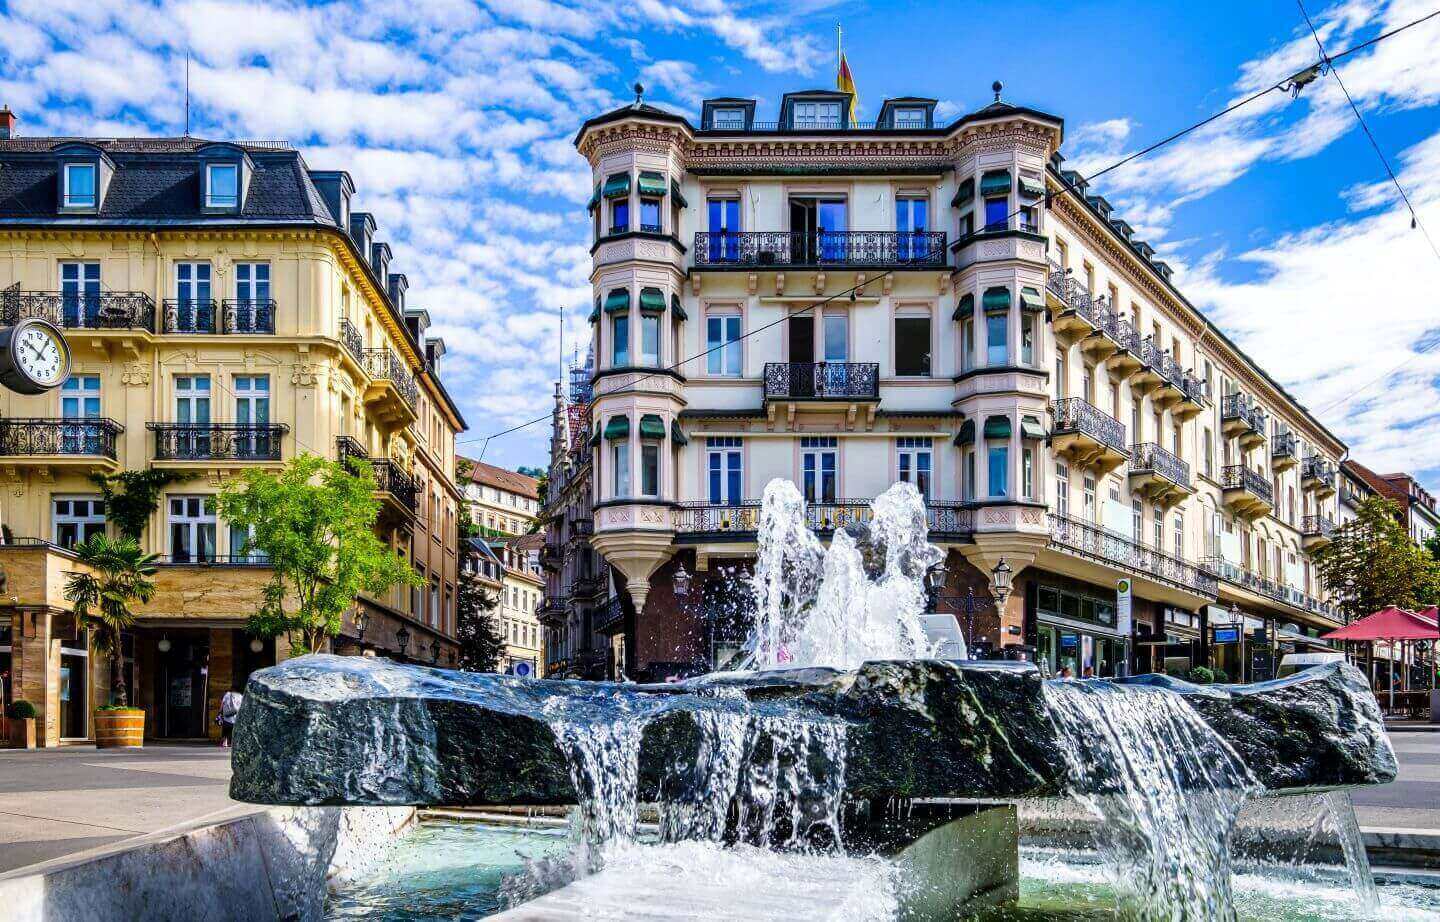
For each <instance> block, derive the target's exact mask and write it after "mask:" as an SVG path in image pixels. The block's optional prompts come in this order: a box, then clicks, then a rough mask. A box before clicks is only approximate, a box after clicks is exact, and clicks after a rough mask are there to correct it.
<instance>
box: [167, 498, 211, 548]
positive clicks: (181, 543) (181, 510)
mask: <svg viewBox="0 0 1440 922" xmlns="http://www.w3.org/2000/svg"><path fill="white" fill-rule="evenodd" d="M170 559H171V560H172V561H174V562H175V563H203V562H208V561H213V560H214V559H215V497H213V496H172V497H170Z"/></svg>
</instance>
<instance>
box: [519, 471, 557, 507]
mask: <svg viewBox="0 0 1440 922" xmlns="http://www.w3.org/2000/svg"><path fill="white" fill-rule="evenodd" d="M515 473H517V474H524V475H525V476H526V477H534V478H535V479H536V480H537V481H539V483H538V484H537V487H538V490H539V494H540V499H539V503H540V506H541V508H544V506H545V499H546V496H547V494H548V493H549V492H550V472H549V471H547V470H545V469H544V468H543V467H523V466H522V467H517V468H516V469H515Z"/></svg>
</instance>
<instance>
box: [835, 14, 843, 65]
mask: <svg viewBox="0 0 1440 922" xmlns="http://www.w3.org/2000/svg"><path fill="white" fill-rule="evenodd" d="M842 33H843V30H842V29H841V27H840V23H838V22H837V23H835V73H836V74H839V73H840V61H841V60H842V59H843V58H844V57H845V51H844V49H843V47H842V43H841V35H842Z"/></svg>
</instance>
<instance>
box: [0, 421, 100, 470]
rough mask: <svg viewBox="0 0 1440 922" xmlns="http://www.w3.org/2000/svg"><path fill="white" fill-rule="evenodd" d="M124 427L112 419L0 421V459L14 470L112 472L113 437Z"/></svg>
mask: <svg viewBox="0 0 1440 922" xmlns="http://www.w3.org/2000/svg"><path fill="white" fill-rule="evenodd" d="M124 431H125V427H124V426H122V425H120V424H119V423H117V422H115V421H114V420H112V419H63V418H60V419H39V418H34V417H28V418H27V417H9V418H6V419H0V458H5V459H6V462H5V463H6V464H7V465H10V466H14V467H27V466H33V467H46V468H49V467H80V468H104V469H113V468H117V467H119V463H118V462H117V460H116V456H115V443H116V436H118V435H119V434H120V433H122V432H124Z"/></svg>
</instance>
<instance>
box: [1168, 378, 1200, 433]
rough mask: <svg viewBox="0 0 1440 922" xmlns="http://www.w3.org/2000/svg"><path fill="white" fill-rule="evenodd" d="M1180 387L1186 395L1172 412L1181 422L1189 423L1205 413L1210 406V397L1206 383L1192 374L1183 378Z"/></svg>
mask: <svg viewBox="0 0 1440 922" xmlns="http://www.w3.org/2000/svg"><path fill="white" fill-rule="evenodd" d="M1180 386H1181V390H1182V391H1183V392H1184V395H1183V396H1182V397H1181V399H1180V402H1179V403H1177V404H1175V406H1174V407H1173V408H1172V409H1171V410H1170V412H1171V413H1172V414H1173V415H1174V416H1175V418H1177V419H1179V420H1180V421H1181V422H1188V421H1189V420H1192V419H1194V418H1195V417H1197V416H1199V415H1200V414H1201V413H1203V412H1204V411H1205V408H1206V407H1208V406H1209V405H1210V397H1209V393H1208V392H1207V390H1206V386H1205V382H1204V381H1202V380H1200V378H1199V377H1198V376H1196V375H1195V374H1194V373H1192V372H1189V371H1187V372H1185V373H1184V374H1183V375H1182V376H1181V385H1180Z"/></svg>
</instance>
